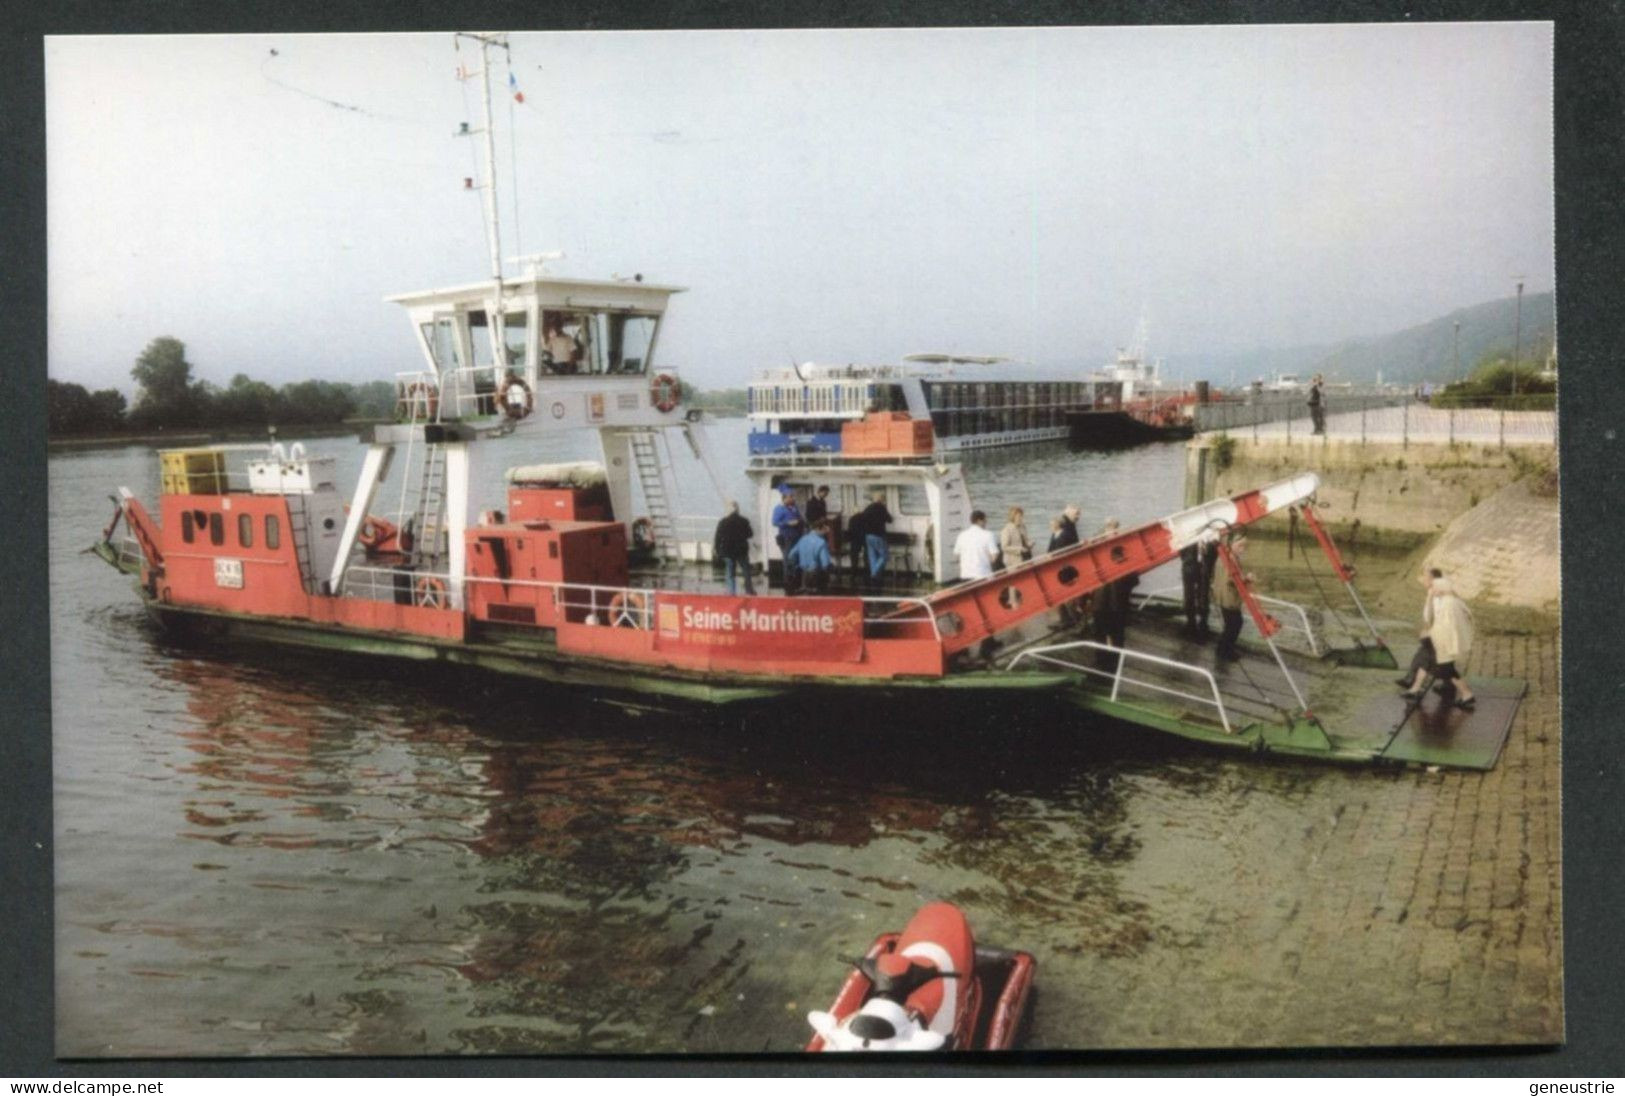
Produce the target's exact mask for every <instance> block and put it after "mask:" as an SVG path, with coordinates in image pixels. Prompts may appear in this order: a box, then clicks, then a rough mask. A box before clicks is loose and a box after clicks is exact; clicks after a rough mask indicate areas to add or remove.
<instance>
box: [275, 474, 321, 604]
mask: <svg viewBox="0 0 1625 1096" xmlns="http://www.w3.org/2000/svg"><path fill="white" fill-rule="evenodd" d="M283 497H284V498H286V499H287V501H288V540H289V541H291V542H292V543H293V559H294V563H295V565H296V566H297V567H298V568H299V584H300V585H301V586H302V587H304V589H305V592H306V593H309V592H310V590H311V586H312V584H313V583H315V582H317V581H319V580H318V579H317V578H316V573H315V569H314V568H313V567H312V566H311V562H310V517H309V513H310V512H309V511H308V510H307V509H306V508H305V501H306V499H305V496H304V495H302V494H291V495H285V496H283Z"/></svg>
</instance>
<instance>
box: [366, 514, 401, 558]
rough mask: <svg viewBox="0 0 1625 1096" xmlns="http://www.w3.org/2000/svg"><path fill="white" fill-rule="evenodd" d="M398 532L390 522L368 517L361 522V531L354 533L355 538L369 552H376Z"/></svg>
mask: <svg viewBox="0 0 1625 1096" xmlns="http://www.w3.org/2000/svg"><path fill="white" fill-rule="evenodd" d="M399 532H400V530H398V529H396V528H395V526H394V524H393V523H392V522H388V521H385V520H384V519H383V518H375V517H368V518H367V519H366V520H364V521H363V522H362V523H361V531H360V532H359V533H357V534H356V540H357V541H358V542H359V543H360V545H361V547H362V548H364V549H366V550H367V551H368V552H369V553H370V552H377V551H379V550H380V549H382V548H383V547H384V546H385V545H387V544H388V543H389V542H390V541H392V540H394V539H395V537H396V536H397V534H399Z"/></svg>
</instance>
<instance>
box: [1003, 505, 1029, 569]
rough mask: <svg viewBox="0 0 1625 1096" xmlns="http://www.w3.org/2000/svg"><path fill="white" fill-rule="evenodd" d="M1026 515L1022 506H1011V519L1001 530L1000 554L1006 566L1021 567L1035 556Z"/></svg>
mask: <svg viewBox="0 0 1625 1096" xmlns="http://www.w3.org/2000/svg"><path fill="white" fill-rule="evenodd" d="M1025 516H1026V515H1025V512H1024V511H1023V510H1022V509H1021V507H1019V506H1012V507H1010V520H1009V521H1007V522H1005V523H1004V528H1003V529H1001V530H1000V531H999V554H1000V555H1001V556H1003V557H1004V566H1006V567H1019V566H1021V565H1022V564H1023V563H1026V562H1027V561H1028V560H1029V559H1032V558H1033V538H1032V537H1029V536H1028V535H1027V526H1026V524H1025V522H1024V520H1023V519H1024V518H1025Z"/></svg>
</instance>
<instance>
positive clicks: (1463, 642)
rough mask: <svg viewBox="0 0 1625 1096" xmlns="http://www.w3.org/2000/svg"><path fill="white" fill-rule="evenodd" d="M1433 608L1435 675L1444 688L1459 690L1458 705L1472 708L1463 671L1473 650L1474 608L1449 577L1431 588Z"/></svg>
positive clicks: (1468, 709) (1471, 694) (1435, 581)
mask: <svg viewBox="0 0 1625 1096" xmlns="http://www.w3.org/2000/svg"><path fill="white" fill-rule="evenodd" d="M1429 596H1430V599H1431V601H1430V605H1431V608H1432V609H1433V627H1432V629H1431V631H1430V632H1429V638H1431V639H1432V640H1433V652H1434V657H1435V658H1437V659H1438V664H1437V665H1436V666H1435V667H1434V670H1433V676H1434V677H1435V678H1437V679H1438V681H1439V684H1440V685H1441V686H1443V687H1445V688H1451V687H1453V688H1454V689H1455V691H1456V707H1458V708H1461V709H1463V710H1464V711H1469V712H1470V711H1472V710H1473V704H1474V697H1473V690H1472V689H1471V688H1469V687H1468V685H1467V679H1466V678H1465V677H1463V676H1462V671H1463V670H1464V669H1465V668H1466V666H1467V660H1468V659H1469V658H1470V657H1471V656H1472V653H1473V611H1472V610H1471V609H1469V608H1468V607H1467V603H1466V602H1465V601H1463V600H1462V599H1461V598H1460V597H1459V596H1457V594H1456V590H1455V587H1454V586H1452V585H1451V584H1450V580H1449V579H1447V578H1436V579H1434V580H1433V585H1432V586H1431V588H1430V590H1429Z"/></svg>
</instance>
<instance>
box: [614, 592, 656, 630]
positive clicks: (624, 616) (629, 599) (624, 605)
mask: <svg viewBox="0 0 1625 1096" xmlns="http://www.w3.org/2000/svg"><path fill="white" fill-rule="evenodd" d="M648 607H649V602H648V600H647V599H646V598H644V596H643V595H642V594H636V593H633V592H632V591H630V590H628V591H626V592H625V593H620V594H616V595H615V596H614V597H612V598H610V599H609V623H610V626H611V627H613V628H646V627H648V617H647V616H646V615H645V610H647V609H648Z"/></svg>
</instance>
